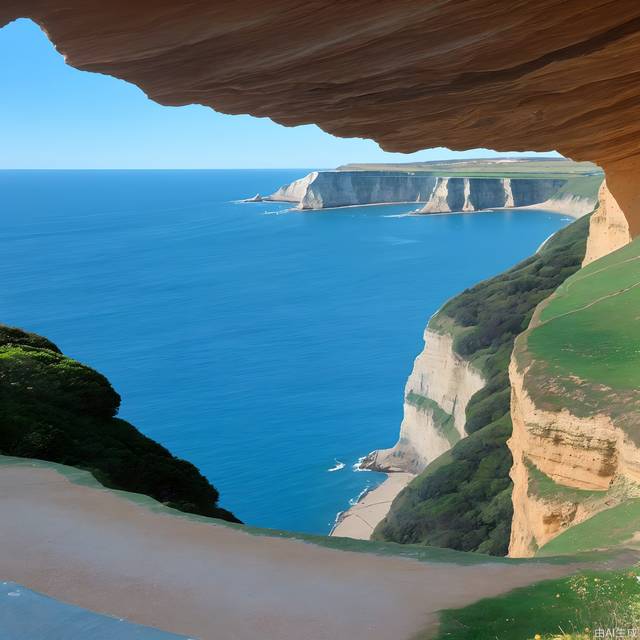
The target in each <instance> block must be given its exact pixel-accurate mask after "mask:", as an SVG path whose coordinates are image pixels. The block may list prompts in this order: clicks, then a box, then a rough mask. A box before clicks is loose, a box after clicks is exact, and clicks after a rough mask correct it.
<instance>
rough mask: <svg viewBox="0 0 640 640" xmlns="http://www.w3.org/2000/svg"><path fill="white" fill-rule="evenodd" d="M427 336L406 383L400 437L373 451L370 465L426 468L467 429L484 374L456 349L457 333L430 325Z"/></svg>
mask: <svg viewBox="0 0 640 640" xmlns="http://www.w3.org/2000/svg"><path fill="white" fill-rule="evenodd" d="M424 340H425V348H424V350H423V351H422V353H421V354H420V355H419V356H418V357H417V358H416V360H415V362H414V365H413V371H412V372H411V375H410V376H409V379H408V380H407V384H406V387H405V400H404V418H403V420H402V424H401V425H400V437H399V439H398V442H397V444H396V445H395V446H393V447H392V448H391V449H381V450H379V451H374V452H373V453H371V454H369V456H367V458H366V459H365V461H364V462H363V467H365V468H372V469H378V470H381V471H408V472H410V473H420V472H421V471H422V470H424V468H425V467H426V466H427V465H428V464H429V463H430V462H431V461H432V460H435V459H436V458H437V457H438V456H439V455H441V454H442V453H444V452H445V451H448V450H449V449H450V448H451V447H452V446H453V445H454V444H455V443H456V442H457V441H458V440H460V439H461V438H464V437H465V435H466V432H465V430H464V426H465V411H466V408H467V404H468V402H469V400H470V398H471V396H472V395H473V394H474V393H475V392H476V391H478V390H480V389H481V388H482V387H483V386H484V384H485V382H484V379H483V378H482V376H481V375H480V373H479V372H478V371H476V370H475V369H474V368H473V366H472V365H471V364H470V363H469V362H467V361H466V360H464V359H463V358H461V357H460V356H459V355H458V354H456V353H455V351H454V350H453V338H452V336H451V335H448V334H446V333H438V332H436V331H433V330H430V329H429V327H427V329H426V331H425V334H424Z"/></svg>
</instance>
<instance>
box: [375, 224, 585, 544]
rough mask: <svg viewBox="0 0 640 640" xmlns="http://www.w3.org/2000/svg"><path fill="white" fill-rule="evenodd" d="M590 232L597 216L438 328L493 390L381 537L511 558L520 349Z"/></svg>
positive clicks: (471, 295)
mask: <svg viewBox="0 0 640 640" xmlns="http://www.w3.org/2000/svg"><path fill="white" fill-rule="evenodd" d="M588 224H589V218H588V217H584V218H582V219H580V220H577V221H576V222H574V223H573V224H571V225H569V226H568V227H566V228H565V229H563V230H562V231H560V232H559V233H557V234H556V235H555V236H554V237H553V238H552V239H551V240H549V242H547V243H546V244H545V246H544V247H543V248H542V250H541V251H540V252H539V253H538V254H536V255H535V256H532V257H531V258H529V259H527V260H525V261H524V262H522V263H520V264H519V265H517V266H516V267H514V268H512V269H510V270H509V271H507V272H505V273H504V274H502V275H499V276H497V277H495V278H492V279H490V280H486V281H485V282H481V283H480V284H478V285H476V286H475V287H473V288H471V289H468V290H466V291H464V292H463V293H461V294H460V295H459V296H456V297H455V298H453V299H452V300H450V301H449V302H448V303H447V304H446V305H445V306H444V307H443V308H442V309H441V311H440V312H439V313H438V314H437V315H436V316H435V317H434V318H433V319H432V320H431V322H430V324H429V326H430V328H431V329H433V330H436V331H441V332H448V333H450V334H452V335H454V349H455V350H456V352H458V353H459V354H460V355H461V356H463V357H464V358H466V359H468V360H469V361H471V362H472V363H473V364H474V365H475V367H476V368H478V369H479V370H480V371H481V372H482V374H483V376H484V377H485V379H486V380H487V385H486V386H485V387H484V388H483V389H481V390H480V391H479V392H478V393H476V394H475V395H474V396H473V397H472V399H471V401H470V402H469V404H468V406H467V416H466V417H467V420H466V430H467V433H469V434H470V435H469V437H468V438H466V439H464V440H462V441H460V442H458V443H457V444H456V445H455V446H454V447H453V448H452V449H451V451H449V452H448V453H447V454H446V455H447V459H446V460H445V461H443V460H442V458H439V459H438V460H435V461H434V462H433V463H432V464H431V465H429V467H427V469H426V470H425V471H424V472H423V473H422V474H420V475H419V476H418V477H417V478H416V479H415V480H414V481H413V482H412V483H410V484H409V485H408V486H407V487H406V488H405V489H404V491H402V492H401V493H400V494H399V495H398V497H397V498H396V499H395V501H394V503H393V505H392V507H391V510H390V511H389V514H388V515H387V517H386V518H385V519H384V520H383V521H382V522H381V523H380V524H379V525H378V527H377V528H376V530H375V532H374V539H376V540H389V541H394V542H399V543H421V544H429V545H435V546H443V547H450V548H453V549H459V550H462V551H478V552H482V553H490V554H495V555H504V554H506V552H507V548H508V544H509V535H510V527H511V517H512V506H511V481H510V479H509V477H508V472H509V469H510V467H511V454H510V453H509V450H508V448H507V446H506V440H507V439H508V437H509V436H510V434H511V420H510V416H509V401H510V387H509V377H508V366H509V360H510V356H511V351H512V348H513V344H514V340H515V337H516V336H517V335H519V334H520V333H521V332H522V331H524V330H525V329H526V328H527V326H528V325H529V321H530V319H531V315H532V313H533V311H534V309H535V307H536V306H537V305H538V303H540V302H541V301H542V300H544V299H545V298H547V297H548V296H549V295H550V294H551V293H552V292H553V291H554V290H555V289H556V288H557V287H558V286H559V285H560V284H561V283H562V282H563V281H564V280H566V278H568V277H569V276H570V275H571V274H573V273H574V272H575V271H576V270H577V269H578V268H579V267H580V263H581V261H582V258H583V257H584V252H585V246H586V238H587V233H588ZM434 467H435V468H434Z"/></svg>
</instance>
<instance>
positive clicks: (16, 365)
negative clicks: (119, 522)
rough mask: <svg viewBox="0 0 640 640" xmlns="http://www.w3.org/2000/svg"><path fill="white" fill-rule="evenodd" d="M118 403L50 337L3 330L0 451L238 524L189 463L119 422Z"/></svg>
mask: <svg viewBox="0 0 640 640" xmlns="http://www.w3.org/2000/svg"><path fill="white" fill-rule="evenodd" d="M119 405H120V396H119V395H118V394H117V393H116V392H115V391H114V390H113V388H112V387H111V385H110V384H109V381H108V380H107V379H106V378H105V377H104V376H102V375H101V374H100V373H98V372H97V371H94V370H93V369H90V368H89V367H86V366H84V365H82V364H80V363H79V362H76V361H75V360H72V359H71V358H68V357H66V356H64V355H63V354H62V353H61V352H60V350H59V349H58V348H57V347H56V346H55V345H54V344H53V343H52V342H50V341H49V340H47V339H46V338H42V337H40V336H37V335H35V334H32V333H26V332H23V331H20V330H19V329H14V328H11V327H6V326H2V325H0V454H2V455H10V456H19V457H27V458H39V459H42V460H50V461H52V462H59V463H62V464H66V465H71V466H74V467H78V468H81V469H86V470H88V471H90V472H91V473H92V474H93V475H94V476H95V477H96V479H97V480H99V481H100V482H101V483H102V484H104V485H105V486H107V487H111V488H115V489H122V490H126V491H135V492H138V493H144V494H147V495H149V496H152V497H153V498H155V499H157V500H158V501H160V502H163V503H165V504H167V505H168V506H171V507H173V508H176V509H179V510H182V511H186V512H192V513H198V514H201V515H206V516H211V517H214V518H222V519H225V520H230V521H235V522H238V520H237V519H236V518H235V517H234V516H233V514H231V513H230V512H228V511H226V510H225V509H222V508H220V507H219V506H218V504H217V502H218V492H217V491H216V489H215V488H214V487H213V486H212V485H211V484H210V483H209V481H208V480H207V479H206V478H205V477H204V476H202V475H201V474H200V473H199V471H198V470H197V469H196V468H195V467H194V466H193V465H192V464H190V463H189V462H186V461H185V460H180V459H179V458H175V457H174V456H172V455H171V454H170V453H169V451H167V450H166V449H165V448H164V447H162V446H160V445H159V444H158V443H157V442H154V441H153V440H151V439H150V438H147V437H146V436H144V435H142V434H141V433H140V432H139V431H138V430H137V429H136V428H135V427H134V426H132V425H131V424H129V423H128V422H125V421H124V420H120V419H119V418H116V417H115V416H116V414H117V411H118V407H119Z"/></svg>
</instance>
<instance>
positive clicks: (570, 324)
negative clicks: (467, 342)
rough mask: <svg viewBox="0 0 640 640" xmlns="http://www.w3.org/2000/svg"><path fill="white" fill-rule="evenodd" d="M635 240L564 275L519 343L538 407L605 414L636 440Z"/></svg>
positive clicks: (639, 286)
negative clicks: (560, 285) (565, 280)
mask: <svg viewBox="0 0 640 640" xmlns="http://www.w3.org/2000/svg"><path fill="white" fill-rule="evenodd" d="M639 318H640V241H639V240H636V241H634V242H632V243H631V244H629V245H627V246H626V247H623V248H622V249H620V250H618V251H616V252H614V253H612V254H610V255H608V256H606V257H605V258H602V259H601V260H598V261H596V262H593V263H591V264H590V265H588V266H587V267H586V268H585V269H583V270H581V271H580V272H579V273H577V274H576V275H575V276H573V277H572V278H569V279H568V280H567V282H565V283H564V285H563V286H562V287H560V288H559V289H558V291H557V292H556V294H555V295H554V296H553V297H552V298H550V299H549V301H548V303H546V304H545V305H544V307H543V308H542V309H541V311H540V312H539V313H538V316H537V322H535V323H534V324H535V326H534V327H533V328H532V329H531V330H530V331H528V332H527V334H525V335H524V336H522V338H520V339H519V340H518V342H517V346H516V351H515V353H516V357H517V362H518V365H519V366H521V367H522V366H525V365H531V366H530V368H529V370H528V373H527V379H526V382H527V390H528V392H529V394H530V395H531V397H532V398H533V399H534V401H535V402H536V404H537V405H538V406H539V407H541V408H542V409H547V410H552V411H553V410H559V409H560V408H562V407H566V408H568V409H569V410H570V411H571V412H572V413H573V414H574V415H577V416H587V415H595V414H597V413H603V412H605V413H606V414H607V415H609V416H610V417H611V419H612V420H613V422H614V424H615V425H616V426H619V427H620V428H622V429H624V430H625V431H626V433H627V434H628V436H629V437H630V438H631V440H632V441H633V442H635V443H636V444H637V445H638V444H640V424H639V422H638V420H637V417H636V416H637V415H638V411H639V410H640V390H639V388H640V324H639V320H638V319H639Z"/></svg>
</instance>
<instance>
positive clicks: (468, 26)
mask: <svg viewBox="0 0 640 640" xmlns="http://www.w3.org/2000/svg"><path fill="white" fill-rule="evenodd" d="M18 17H29V18H32V19H33V20H35V21H36V22H38V23H39V24H40V25H41V26H42V27H43V28H44V29H45V30H46V31H47V33H48V34H49V36H50V38H51V39H52V41H53V42H54V43H55V45H56V46H57V48H58V49H59V51H60V52H61V53H63V54H64V55H65V56H66V58H67V61H68V62H69V64H71V65H73V66H75V67H77V68H79V69H85V70H89V71H98V72H101V73H107V74H110V75H113V76H116V77H119V78H123V79H125V80H128V81H130V82H133V83H135V84H137V85H138V86H140V87H141V88H142V89H143V90H144V91H145V92H146V93H147V94H148V95H149V96H150V97H151V98H152V99H154V100H156V101H158V102H160V103H161V104H167V105H184V104H191V103H198V104H204V105H208V106H211V107H213V108H214V109H216V110H217V111H221V112H224V113H233V114H237V113H250V114H252V115H255V116H268V117H271V118H273V119H274V120H276V121H277V122H280V123H282V124H285V125H297V124H307V123H316V124H318V125H319V126H320V127H322V128H323V129H325V130H326V131H328V132H330V133H333V134H335V135H338V136H347V137H348V136H359V137H364V138H373V139H375V140H377V141H378V142H379V143H380V144H381V145H382V146H383V147H384V148H386V149H388V150H391V151H403V152H408V151H415V150H418V149H424V148H426V147H435V146H447V147H450V148H452V149H469V148H473V147H479V146H484V147H491V148H494V149H499V150H537V151H547V150H550V149H557V150H558V151H560V152H561V153H563V154H564V155H566V156H568V157H571V158H574V159H576V160H592V161H594V162H596V163H598V164H599V165H601V166H602V167H604V168H605V170H606V172H607V181H608V185H609V189H610V190H611V193H612V194H613V195H614V197H615V198H616V200H617V201H618V203H619V205H620V207H621V208H622V210H623V211H624V212H625V214H626V215H627V218H628V219H629V223H630V230H631V234H632V235H634V236H635V235H637V234H638V233H639V232H640V187H639V186H638V184H639V182H638V181H637V180H636V179H635V176H637V175H638V169H639V168H640V155H639V153H640V151H639V147H638V141H637V140H638V139H637V133H638V129H639V128H640V125H638V124H637V122H638V118H637V105H638V101H639V99H640V83H639V82H638V80H639V79H640V3H638V2H636V1H635V0H616V1H615V2H612V1H610V0H609V1H606V0H539V1H538V2H518V3H515V4H513V3H505V2H504V1H503V0H502V1H500V0H467V1H466V2H464V3H462V2H459V1H457V2H456V1H455V0H442V1H440V2H424V0H376V1H375V2H373V1H371V0H368V1H367V0H357V1H356V0H354V1H353V2H337V1H336V0H333V1H331V0H318V1H316V2H300V1H298V0H269V1H267V0H262V1H259V0H236V1H235V2H211V1H210V0H193V1H191V2H189V3H179V2H174V1H173V0H154V1H153V2H151V1H150V0H137V1H136V2H131V1H124V0H110V1H109V2H105V1H104V0H65V1H64V2H62V1H61V0H5V1H4V2H3V6H2V7H0V25H3V24H5V23H7V22H8V21H10V20H13V19H14V18H18Z"/></svg>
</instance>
